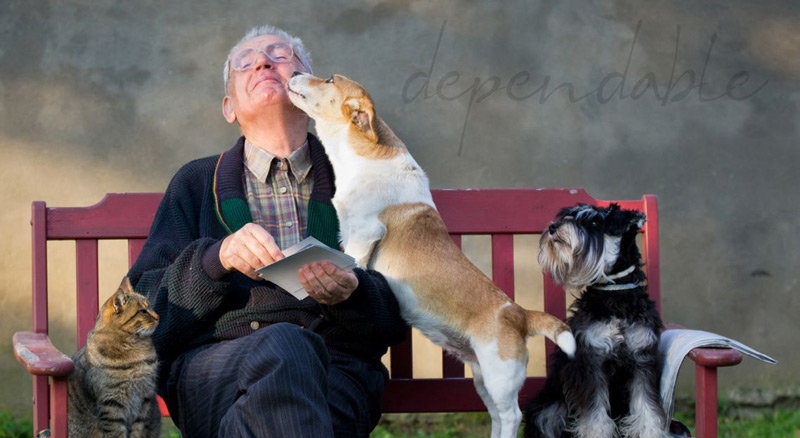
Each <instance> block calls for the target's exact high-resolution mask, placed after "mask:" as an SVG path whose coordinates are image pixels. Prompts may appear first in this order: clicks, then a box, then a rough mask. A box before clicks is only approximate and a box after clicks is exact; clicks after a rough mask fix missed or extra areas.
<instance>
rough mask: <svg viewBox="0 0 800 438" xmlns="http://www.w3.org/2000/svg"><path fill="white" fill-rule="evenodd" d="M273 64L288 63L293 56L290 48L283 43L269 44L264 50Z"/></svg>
mask: <svg viewBox="0 0 800 438" xmlns="http://www.w3.org/2000/svg"><path fill="white" fill-rule="evenodd" d="M264 51H265V52H267V56H269V59H271V60H272V61H273V62H289V61H291V60H292V57H293V56H294V50H292V46H290V45H289V44H285V43H277V44H270V45H268V46H267V47H266V49H264Z"/></svg>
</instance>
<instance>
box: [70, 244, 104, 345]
mask: <svg viewBox="0 0 800 438" xmlns="http://www.w3.org/2000/svg"><path fill="white" fill-rule="evenodd" d="M75 252H76V259H75V260H76V270H77V280H78V289H77V295H78V296H77V299H78V305H77V309H78V349H80V348H82V347H83V346H84V344H86V335H87V334H88V333H89V331H90V330H91V329H92V328H94V323H95V318H96V317H97V309H98V300H99V298H98V297H99V284H98V281H99V280H98V274H97V269H98V267H97V240H95V239H87V240H77V241H75Z"/></svg>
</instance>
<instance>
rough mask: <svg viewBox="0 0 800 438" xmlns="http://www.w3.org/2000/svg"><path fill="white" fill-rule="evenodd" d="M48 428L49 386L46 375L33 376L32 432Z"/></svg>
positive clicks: (35, 432)
mask: <svg viewBox="0 0 800 438" xmlns="http://www.w3.org/2000/svg"><path fill="white" fill-rule="evenodd" d="M49 428H50V386H49V378H48V377H47V376H33V433H34V435H35V434H37V433H39V432H41V431H43V430H45V429H49Z"/></svg>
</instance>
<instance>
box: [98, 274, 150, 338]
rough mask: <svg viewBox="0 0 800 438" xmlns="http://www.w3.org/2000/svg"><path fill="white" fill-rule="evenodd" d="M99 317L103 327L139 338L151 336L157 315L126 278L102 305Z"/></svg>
mask: <svg viewBox="0 0 800 438" xmlns="http://www.w3.org/2000/svg"><path fill="white" fill-rule="evenodd" d="M100 317H101V318H102V324H103V325H104V326H105V327H108V328H115V329H117V330H120V331H123V332H125V333H129V334H131V335H133V336H139V337H147V336H150V335H152V334H153V332H154V331H155V329H156V326H157V325H158V315H157V314H156V313H155V312H153V310H152V309H151V308H150V303H149V302H148V301H147V298H145V297H144V296H142V295H140V294H138V293H136V292H134V291H133V288H132V287H131V283H130V281H129V280H128V278H127V277H125V279H123V280H122V284H121V285H120V286H119V289H117V292H115V293H114V295H112V296H111V297H110V298H109V299H108V300H107V301H106V302H105V303H104V304H103V309H102V311H101V313H100Z"/></svg>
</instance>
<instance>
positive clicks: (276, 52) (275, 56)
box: [228, 43, 294, 71]
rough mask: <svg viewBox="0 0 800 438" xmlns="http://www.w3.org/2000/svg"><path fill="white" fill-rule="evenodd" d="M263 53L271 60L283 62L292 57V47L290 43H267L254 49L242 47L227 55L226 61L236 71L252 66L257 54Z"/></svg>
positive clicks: (256, 59)
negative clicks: (260, 47)
mask: <svg viewBox="0 0 800 438" xmlns="http://www.w3.org/2000/svg"><path fill="white" fill-rule="evenodd" d="M259 53H263V54H264V55H266V56H267V59H269V60H270V61H272V62H275V63H283V62H289V61H291V60H292V58H294V49H292V46H291V44H286V43H275V44H268V45H267V46H265V47H264V48H263V49H256V48H253V47H248V48H246V49H242V50H240V51H238V52H236V53H235V54H233V55H231V56H228V61H230V63H231V68H233V69H234V70H236V71H245V70H248V69H250V68H252V67H253V65H255V63H256V62H258V54H259Z"/></svg>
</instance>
